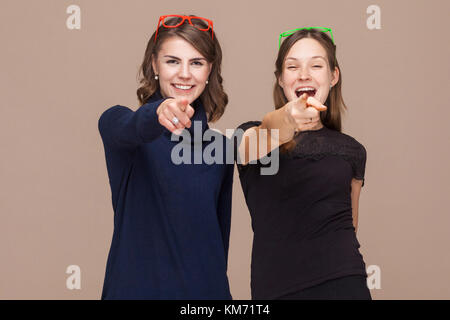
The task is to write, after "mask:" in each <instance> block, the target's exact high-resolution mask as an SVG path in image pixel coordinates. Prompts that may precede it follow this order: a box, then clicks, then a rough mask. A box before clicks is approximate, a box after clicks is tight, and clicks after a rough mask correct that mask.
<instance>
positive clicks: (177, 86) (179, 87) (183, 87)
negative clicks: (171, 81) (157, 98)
mask: <svg viewBox="0 0 450 320" xmlns="http://www.w3.org/2000/svg"><path fill="white" fill-rule="evenodd" d="M192 87H193V86H181V85H179V84H175V88H178V89H182V90H189V89H190V88H192Z"/></svg>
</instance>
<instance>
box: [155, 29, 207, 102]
mask: <svg viewBox="0 0 450 320" xmlns="http://www.w3.org/2000/svg"><path fill="white" fill-rule="evenodd" d="M152 67H153V70H154V72H155V74H157V75H158V77H159V86H160V88H161V94H162V96H163V97H164V98H166V97H173V98H186V99H188V101H189V103H192V102H194V101H195V100H196V99H197V98H198V97H199V96H200V95H201V94H202V92H203V90H204V89H205V87H206V81H207V80H208V76H209V74H210V72H211V63H209V62H208V61H207V60H206V59H205V57H204V56H203V55H202V54H201V53H200V52H198V51H197V50H196V49H195V48H194V47H193V46H192V45H191V44H190V43H189V42H187V41H186V40H184V39H182V38H180V37H176V36H175V37H171V38H168V39H167V40H165V41H164V42H163V43H162V45H161V49H160V50H159V52H158V56H157V58H156V59H152Z"/></svg>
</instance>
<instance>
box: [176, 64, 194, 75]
mask: <svg viewBox="0 0 450 320" xmlns="http://www.w3.org/2000/svg"><path fill="white" fill-rule="evenodd" d="M178 76H179V77H180V78H182V79H189V78H190V77H191V70H190V66H189V63H187V62H186V63H182V64H181V66H180V70H179V72H178Z"/></svg>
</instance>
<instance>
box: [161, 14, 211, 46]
mask: <svg viewBox="0 0 450 320" xmlns="http://www.w3.org/2000/svg"><path fill="white" fill-rule="evenodd" d="M168 17H177V18H181V19H182V20H181V22H180V23H178V24H176V25H173V26H166V25H165V24H164V19H166V18H168ZM191 19H201V20H204V21H205V22H208V28H207V29H200V28H198V27H197V26H196V25H194V24H193V23H192V21H191ZM186 20H187V21H188V22H189V24H190V25H191V26H193V27H195V28H197V29H198V30H200V31H208V30H209V29H211V38H212V39H214V27H213V22H212V20H209V19H206V18H202V17H197V16H193V17H191V16H182V15H178V14H167V15H164V16H160V17H159V20H158V25H157V26H156V33H155V42H156V37H157V36H158V29H159V25H160V24H161V22H162V26H164V27H165V28H177V27H179V26H181V25H182V24H183V23H184V22H185V21H186Z"/></svg>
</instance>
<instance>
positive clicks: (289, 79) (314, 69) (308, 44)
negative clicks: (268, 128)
mask: <svg viewBox="0 0 450 320" xmlns="http://www.w3.org/2000/svg"><path fill="white" fill-rule="evenodd" d="M338 80H339V69H338V68H335V70H333V72H331V71H330V66H329V63H328V60H327V53H326V51H325V49H324V48H323V47H322V45H321V44H320V43H319V42H318V41H317V40H315V39H312V38H303V39H301V40H299V41H297V42H296V43H295V44H294V45H293V46H292V47H291V49H290V50H289V52H288V53H287V55H286V58H285V59H284V63H283V70H282V73H281V76H280V77H279V79H278V84H279V85H280V87H281V88H283V92H284V95H285V96H286V98H287V99H288V101H292V100H294V99H296V98H297V97H299V96H301V95H302V94H303V93H304V92H306V93H307V94H308V95H309V96H313V97H314V98H316V99H317V100H319V101H320V102H321V103H322V104H323V103H325V101H326V100H327V97H328V93H329V92H330V85H332V86H334V85H335V84H336V83H337V82H338Z"/></svg>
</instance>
